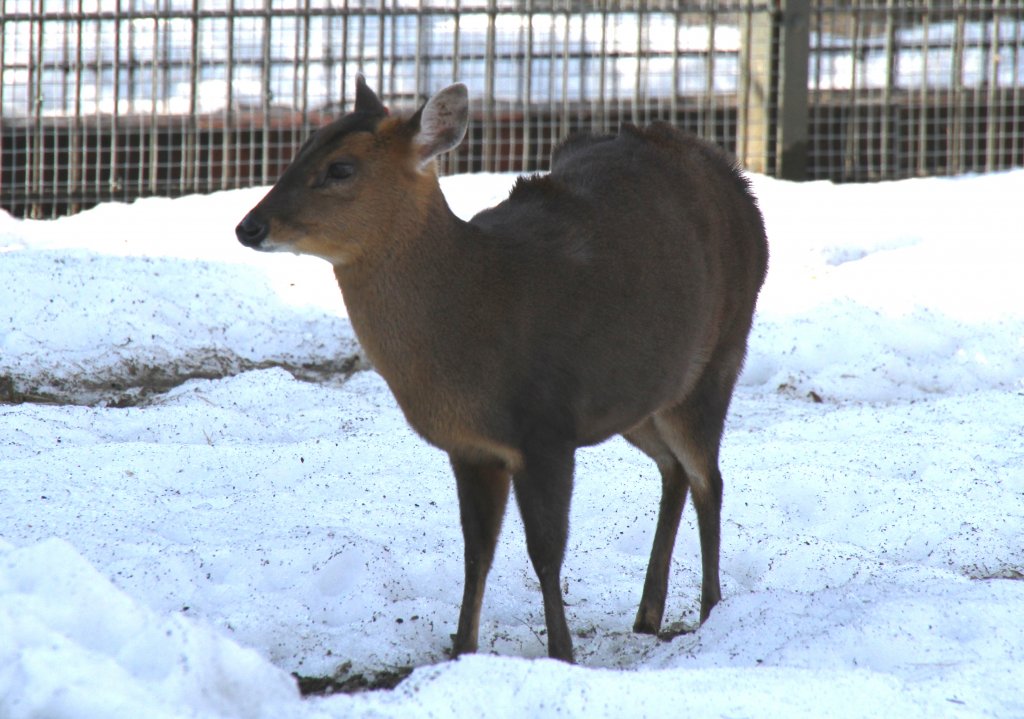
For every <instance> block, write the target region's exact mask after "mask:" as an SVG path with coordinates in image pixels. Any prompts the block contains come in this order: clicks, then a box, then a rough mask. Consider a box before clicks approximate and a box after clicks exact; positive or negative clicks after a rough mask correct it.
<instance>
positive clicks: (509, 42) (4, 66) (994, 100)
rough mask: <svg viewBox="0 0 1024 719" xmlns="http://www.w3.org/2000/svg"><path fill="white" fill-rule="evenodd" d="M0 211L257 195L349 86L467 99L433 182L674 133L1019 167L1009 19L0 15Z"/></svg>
mask: <svg viewBox="0 0 1024 719" xmlns="http://www.w3.org/2000/svg"><path fill="white" fill-rule="evenodd" d="M0 8H2V9H0V76H2V77H0V80H2V82H0V120H2V131H0V159H2V174H0V204H2V206H3V207H4V208H5V209H7V210H8V211H10V212H12V213H14V214H18V215H28V216H35V217H51V216H56V215H60V214H66V213H69V212H74V211H77V210H78V209H81V208H83V207H87V206H91V205H93V204H96V203H98V202H103V201H109V200H129V199H132V198H135V197H140V196H147V195H180V194H185V193H191V192H209V191H214V190H220V189H229V188H235V187H244V186H249V185H253V184H268V183H270V182H272V181H273V180H274V179H275V178H276V177H277V175H278V174H279V173H280V172H281V171H282V170H283V168H284V166H285V165H286V164H287V162H288V160H289V159H290V158H291V156H292V154H293V153H294V151H295V150H296V149H297V147H298V146H299V145H300V144H301V142H302V141H303V140H304V138H305V137H306V135H308V133H309V132H310V131H311V130H312V129H313V128H315V127H316V126H319V125H320V124H322V123H324V122H326V121H328V120H329V119H331V118H332V117H334V116H336V115H337V114H338V113H339V112H341V111H343V110H345V109H347V108H348V107H349V105H350V104H351V101H352V99H353V92H354V78H355V75H356V73H358V72H362V73H363V74H364V75H365V76H366V77H367V79H368V81H369V83H370V85H371V86H372V87H374V88H375V89H377V90H378V92H379V94H380V95H381V97H382V99H383V100H384V101H385V102H386V103H387V104H389V105H391V106H393V107H396V108H403V107H404V108H409V109H411V108H413V107H415V106H416V105H417V104H418V103H420V102H422V101H423V100H425V99H426V97H427V96H429V94H430V93H431V92H433V91H436V90H437V89H439V88H440V87H442V86H444V85H446V84H448V83H450V82H454V81H462V82H465V83H466V84H467V85H468V86H469V89H470V95H471V99H472V103H473V111H472V113H473V114H472V121H471V127H470V132H469V135H468V138H467V140H466V142H465V143H463V145H462V147H460V148H459V150H458V151H457V152H456V153H453V154H452V155H451V156H450V157H448V158H446V159H445V160H444V165H443V167H442V171H445V172H465V171H481V170H482V171H504V170H514V171H532V170H541V169H544V168H545V167H546V164H547V159H548V155H549V152H550V149H551V147H552V145H553V144H554V143H555V142H557V141H558V140H559V139H561V138H563V137H564V136H566V135H567V134H569V133H571V132H574V131H580V130H583V131H597V132H604V131H612V130H614V129H615V128H616V127H617V126H618V125H619V124H620V123H621V122H636V123H645V122H650V121H652V120H655V119H660V120H665V121H668V122H671V123H673V124H675V125H678V126H681V127H685V128H688V129H690V130H692V131H694V132H696V133H698V134H700V135H702V136H704V137H707V138H708V139H710V140H712V141H714V142H717V143H719V144H721V145H722V146H724V147H725V148H726V149H727V150H728V151H730V152H732V153H735V154H736V155H737V156H738V158H739V159H740V161H741V162H743V164H745V165H746V166H747V167H749V168H750V169H752V170H755V171H759V172H767V173H769V174H773V175H777V176H783V177H793V178H801V177H808V178H828V179H834V180H873V179H887V178H897V177H908V176H915V175H928V174H948V173H959V172H965V171H978V170H996V169H1002V168H1007V167H1013V166H1020V165H1024V98H1022V96H1021V95H1022V92H1021V85H1022V80H1021V73H1022V70H1024V58H1022V56H1021V55H1022V53H1021V33H1022V27H1024V17H1022V15H1024V12H1022V8H1024V4H1022V2H1020V1H1018V2H1007V1H1006V0H984V1H982V0H978V1H977V2H969V1H968V0H925V1H918V2H912V3H906V2H901V3H896V2H894V1H893V0H880V1H877V2H854V3H849V2H847V3H842V4H840V3H835V2H830V1H829V0H781V1H780V0H771V1H769V0H765V1H763V2H752V1H751V0H744V1H742V2H714V1H713V0H706V1H705V2H699V3H683V2H679V1H670V0H664V1H662V2H658V1H656V0H634V1H632V2H629V1H616V0H603V1H599V2H588V3H583V2H578V1H576V0H504V1H500V0H461V1H460V0H445V1H441V0H0Z"/></svg>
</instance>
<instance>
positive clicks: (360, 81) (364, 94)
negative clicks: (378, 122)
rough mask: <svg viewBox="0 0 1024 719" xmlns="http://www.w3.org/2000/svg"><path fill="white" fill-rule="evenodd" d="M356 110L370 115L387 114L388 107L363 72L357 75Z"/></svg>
mask: <svg viewBox="0 0 1024 719" xmlns="http://www.w3.org/2000/svg"><path fill="white" fill-rule="evenodd" d="M354 111H355V112H365V113H368V114H370V115H387V114H388V109H387V108H386V107H384V103H382V102H381V101H380V98H378V97H377V93H375V92H374V91H373V90H371V89H370V86H369V85H367V84H366V78H365V77H363V74H362V73H359V74H358V75H356V106H355V110H354Z"/></svg>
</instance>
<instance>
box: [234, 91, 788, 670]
mask: <svg viewBox="0 0 1024 719" xmlns="http://www.w3.org/2000/svg"><path fill="white" fill-rule="evenodd" d="M356 98H357V99H356V106H355V111H354V112H353V113H351V114H350V115H347V116H345V117H343V118H341V119H339V120H337V121H336V122H334V123H332V124H331V125H329V126H328V127H327V128H324V130H322V131H321V132H320V133H318V136H316V137H314V138H312V139H311V140H310V141H309V142H308V143H307V145H306V146H304V148H303V149H302V150H300V152H299V154H298V156H297V157H296V159H295V160H294V161H293V163H292V164H291V165H290V166H289V168H288V169H287V170H286V171H285V173H284V174H283V175H282V177H281V179H280V180H279V181H278V183H277V184H276V185H275V186H274V188H272V189H271V191H270V192H269V193H268V194H267V196H266V197H265V198H264V199H263V200H262V201H261V202H260V203H259V204H258V205H257V206H256V207H255V208H253V210H252V211H251V212H249V214H248V215H246V217H245V218H244V219H243V220H242V222H241V223H240V224H239V225H238V227H237V228H236V234H237V236H238V239H239V240H240V241H241V242H242V243H243V244H245V245H246V246H249V247H253V248H256V249H261V250H275V249H278V250H280V249H284V250H291V251H294V252H303V253H308V254H314V255H317V256H319V257H323V258H324V259H327V260H328V261H330V262H331V263H332V264H333V265H334V271H335V275H336V277H337V279H338V283H339V285H340V287H341V290H342V293H343V294H344V296H345V301H346V305H347V307H348V311H349V317H350V319H351V321H352V325H353V327H354V329H355V331H356V334H357V336H358V337H359V340H360V342H361V344H362V346H363V348H364V350H365V351H366V353H367V355H368V356H369V358H370V359H371V360H372V362H373V363H374V365H375V366H376V368H377V370H378V371H379V372H380V374H381V375H382V376H383V377H384V379H385V380H386V381H387V383H388V385H389V387H390V388H391V390H392V392H393V393H394V395H395V398H396V399H397V401H398V403H399V405H400V406H401V408H402V410H403V412H404V413H405V416H406V419H407V420H408V421H409V423H410V425H412V427H413V428H414V429H415V430H416V431H417V432H419V433H420V434H421V435H422V436H423V437H424V438H426V439H427V440H428V441H429V442H431V443H432V444H434V445H436V446H438V447H440V448H441V449H444V450H445V451H447V452H448V454H449V458H450V460H451V464H452V469H453V472H454V475H455V479H456V486H457V490H458V499H459V509H460V517H461V521H462V530H463V537H464V540H465V557H464V559H465V586H464V593H463V600H462V609H461V612H460V614H459V623H458V630H457V632H456V634H455V638H454V643H453V647H452V652H453V653H454V654H456V655H458V654H462V653H466V652H473V651H475V650H476V649H477V645H478V634H479V621H480V612H481V606H482V601H483V594H484V585H485V583H486V578H487V574H488V571H489V569H490V565H491V560H492V558H493V555H494V548H495V545H496V542H497V539H498V534H499V532H500V528H501V522H502V518H503V516H504V512H505V507H506V504H507V500H508V496H509V490H510V488H511V487H513V486H514V488H515V497H516V501H517V503H518V505H519V509H520V514H521V515H522V518H523V526H524V529H525V533H526V543H527V550H528V552H529V555H530V559H531V561H532V563H533V566H534V568H535V570H536V572H537V576H538V579H539V580H540V585H541V593H542V595H543V600H544V615H545V624H546V627H547V636H548V653H549V654H550V655H551V656H552V657H556V658H559V659H563V660H566V661H572V659H573V648H572V639H571V636H570V633H569V630H568V625H567V623H566V620H565V611H564V605H563V600H562V592H561V586H560V575H561V567H562V560H563V556H564V553H565V546H566V538H567V534H568V520H569V504H570V499H571V493H572V485H573V467H574V457H575V451H576V449H577V448H578V447H581V446H584V445H589V444H595V443H598V442H601V441H603V440H605V439H607V438H608V437H610V436H612V435H614V434H622V435H623V436H624V437H625V438H626V439H627V440H628V441H629V442H631V443H632V444H634V445H635V446H636V447H638V448H639V449H641V450H642V451H643V452H645V453H646V454H647V455H649V456H650V457H651V458H652V459H653V460H654V461H655V462H656V464H657V466H658V469H659V472H660V474H661V479H662V498H661V504H660V507H659V513H658V522H657V526H656V529H655V536H654V543H653V548H652V551H651V558H650V562H649V564H648V569H647V576H646V579H645V583H644V589H643V594H642V597H641V600H640V607H639V609H638V612H637V616H636V620H635V622H634V625H633V628H634V630H635V631H638V632H647V633H657V632H658V631H659V629H660V627H661V622H662V618H663V614H664V607H665V596H666V593H667V587H668V574H669V565H670V560H671V555H672V549H673V546H674V543H675V537H676V532H677V529H678V526H679V521H680V516H681V513H682V509H683V504H684V502H685V498H686V496H687V493H688V492H689V493H690V494H691V495H692V497H693V504H694V507H695V509H696V512H697V520H698V525H699V531H700V540H701V563H702V577H703V578H702V583H701V603H700V617H701V621H704V620H706V619H707V617H708V616H709V614H710V611H711V608H712V607H713V606H714V605H715V603H716V602H718V601H719V599H720V598H721V590H720V587H719V576H718V575H719V568H718V554H719V541H720V540H719V534H720V523H721V516H720V515H721V502H722V477H721V473H720V472H719V468H718V451H719V444H720V442H721V436H722V430H723V427H724V422H725V416H726V413H727V411H728V406H729V402H730V399H731V396H732V391H733V387H734V385H735V382H736V378H737V376H738V374H739V371H740V368H741V366H742V363H743V357H744V354H745V352H746V343H747V335H748V334H749V331H750V326H751V322H752V318H753V312H754V305H755V303H756V299H757V294H758V291H759V289H760V286H761V284H762V282H763V280H764V276H765V272H766V269H767V259H768V247H767V242H766V239H765V233H764V226H763V222H762V219H761V215H760V212H759V211H758V209H757V205H756V202H755V201H754V199H753V197H752V195H751V194H750V192H749V188H748V186H747V183H746V181H745V180H744V179H743V177H742V176H741V175H740V174H739V172H738V171H737V169H736V168H735V167H734V165H733V164H732V163H730V162H729V161H728V160H727V159H726V158H725V156H724V155H723V154H722V153H721V152H720V151H719V150H718V149H717V148H715V147H714V146H713V145H710V144H708V143H706V142H704V141H702V140H700V139H698V138H696V137H695V136H693V135H690V134H687V133H684V132H681V131H679V130H675V129H673V128H671V127H670V126H668V125H664V124H654V125H651V126H650V127H647V128H643V129H638V128H636V127H632V126H624V127H623V128H622V130H621V131H620V133H619V134H618V135H616V136H609V137H580V138H576V139H573V140H570V141H568V142H566V143H564V144H563V145H561V146H560V147H559V148H557V149H556V151H555V153H554V155H553V160H552V169H551V172H550V174H548V175H544V176H538V177H533V178H529V179H520V180H519V181H518V182H517V184H516V186H515V187H514V188H513V190H512V192H511V193H510V196H509V198H508V200H506V201H505V202H503V203H501V204H499V205H498V206H496V207H494V208H491V209H489V210H485V211H484V212H481V213H480V214H478V215H476V216H475V217H474V218H472V220H470V221H469V222H463V221H462V220H460V219H458V218H457V217H455V215H454V214H453V213H452V212H451V210H450V209H449V207H448V204H447V202H446V201H445V198H444V195H443V194H442V193H441V190H440V185H439V183H438V180H437V176H436V171H435V168H434V162H433V160H434V158H435V157H436V156H437V155H439V154H441V153H443V152H447V151H449V150H451V149H453V148H455V147H456V146H457V145H458V144H459V143H460V142H461V140H462V138H463V137H464V135H465V133H466V128H467V124H468V99H467V93H466V89H465V86H463V85H453V86H451V87H449V88H446V89H445V90H442V91H441V92H439V93H437V94H436V95H434V96H433V97H432V98H431V99H430V100H429V101H428V102H427V103H426V105H425V106H424V107H422V108H421V109H420V110H419V112H417V113H416V114H415V115H413V116H412V117H411V118H408V119H403V118H395V117H390V116H389V115H388V113H387V111H386V110H385V109H384V106H383V105H382V104H381V103H380V101H379V99H378V98H377V96H376V95H375V94H374V93H373V92H372V91H371V90H370V89H369V88H368V87H367V86H366V84H365V81H363V79H362V78H359V79H358V81H357V91H356Z"/></svg>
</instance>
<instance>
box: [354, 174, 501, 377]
mask: <svg viewBox="0 0 1024 719" xmlns="http://www.w3.org/2000/svg"><path fill="white" fill-rule="evenodd" d="M414 214H415V216H414V217H412V218H409V217H397V218H396V219H395V222H394V226H393V228H392V236H391V237H390V238H389V239H390V241H389V242H388V243H387V247H386V250H385V251H382V252H377V253H374V254H373V255H367V256H366V257H365V258H363V259H362V260H361V261H359V262H357V263H354V264H352V265H338V266H335V268H334V272H335V277H336V278H337V280H338V284H339V286H340V287H341V291H342V294H343V296H344V298H345V304H346V307H347V308H348V313H349V319H350V320H351V322H352V326H353V329H355V332H356V336H357V337H358V338H359V341H360V344H361V345H362V346H363V349H364V351H365V352H366V353H367V355H368V357H369V359H370V361H371V362H373V364H374V365H375V366H376V367H377V369H378V371H380V373H381V374H382V375H384V377H385V378H386V379H387V380H388V382H389V384H392V385H393V389H395V390H396V394H397V393H398V391H399V389H398V387H395V386H394V385H395V384H396V383H397V384H403V383H406V382H415V381H418V379H419V378H418V377H414V376H413V375H421V374H422V375H425V374H426V373H427V372H428V371H431V370H436V369H438V368H437V367H432V366H431V365H434V364H436V363H437V362H438V361H440V360H442V359H443V357H444V355H445V354H447V347H451V346H452V343H459V342H464V341H465V339H466V336H467V334H471V333H472V331H471V329H470V328H469V326H468V325H470V324H472V323H473V322H474V321H475V318H476V317H477V314H476V313H475V312H474V311H473V309H474V308H473V307H470V306H469V305H467V303H466V301H464V300H465V299H466V298H467V297H468V289H469V288H471V287H473V286H474V285H478V283H477V282H475V281H474V277H473V274H474V272H476V271H478V270H479V269H480V267H481V263H480V262H477V261H475V258H473V257H472V256H467V255H471V254H472V253H473V250H474V248H475V247H478V246H479V244H480V243H476V242H472V241H469V242H467V241H466V240H467V239H470V236H471V235H472V232H473V230H472V229H471V228H470V226H469V225H468V224H467V223H465V222H463V221H462V220H460V219H459V218H458V217H456V216H455V215H454V213H452V211H451V209H450V208H449V207H448V204H447V202H446V201H445V199H444V196H443V194H441V190H440V187H438V188H437V190H436V193H434V194H433V195H432V196H430V197H429V199H428V201H427V202H425V203H424V204H423V207H422V209H421V210H420V211H419V212H417V213H414Z"/></svg>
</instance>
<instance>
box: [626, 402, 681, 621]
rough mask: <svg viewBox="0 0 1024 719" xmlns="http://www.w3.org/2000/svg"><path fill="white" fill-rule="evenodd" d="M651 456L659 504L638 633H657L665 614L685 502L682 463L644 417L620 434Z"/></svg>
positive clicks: (638, 611)
mask: <svg viewBox="0 0 1024 719" xmlns="http://www.w3.org/2000/svg"><path fill="white" fill-rule="evenodd" d="M623 436H624V437H625V438H626V439H627V440H628V441H629V442H630V443H631V444H633V445H634V446H636V447H638V448H639V449H640V450H641V451H643V452H644V453H645V454H646V455H647V456H649V457H650V458H651V459H653V460H654V461H655V462H656V463H657V465H658V470H659V471H660V472H661V505H660V507H659V508H658V526H657V529H656V530H655V532H654V545H653V546H652V547H651V559H650V561H649V562H648V564H647V578H646V579H645V580H644V591H643V595H642V596H641V598H640V608H639V609H637V612H636V620H635V621H634V622H633V631H634V632H638V633H641V634H657V633H658V632H659V631H660V630H661V620H662V618H663V617H664V615H665V598H666V597H667V595H668V573H669V567H670V565H671V563H672V550H673V548H674V547H675V543H676V533H677V532H678V531H679V519H680V517H681V516H682V514H683V505H684V504H685V502H686V488H687V479H686V473H685V472H684V471H683V467H682V465H681V464H680V463H679V460H678V459H676V457H675V455H674V454H673V453H672V450H671V449H669V447H668V445H667V444H665V442H664V441H662V439H661V436H660V435H659V434H658V430H657V428H656V427H655V426H654V422H653V420H651V419H648V420H646V421H645V422H644V423H643V424H641V425H639V426H638V427H636V428H635V429H633V430H632V431H630V432H627V433H626V434H624V435H623Z"/></svg>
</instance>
